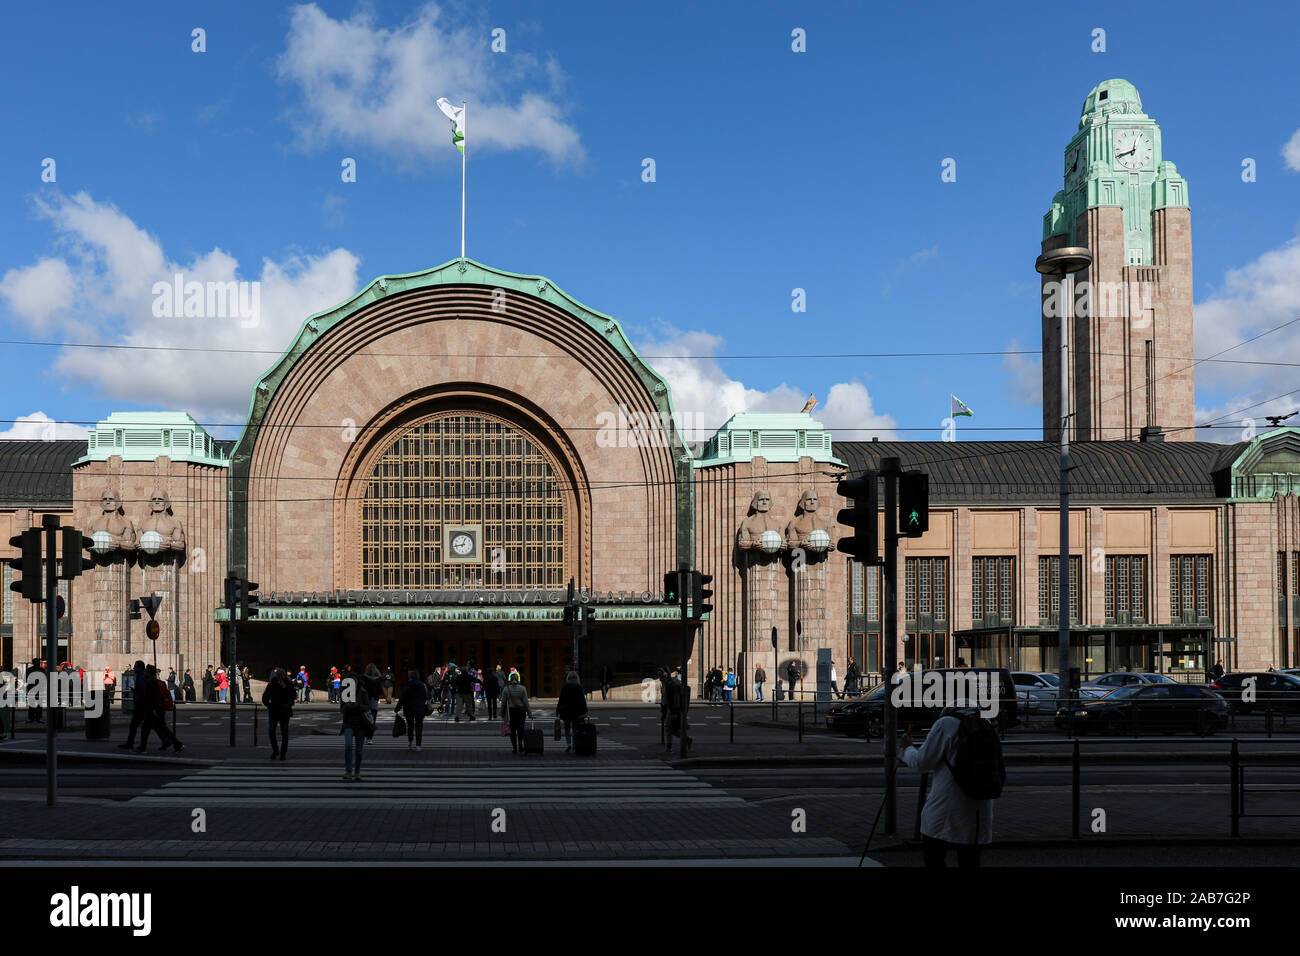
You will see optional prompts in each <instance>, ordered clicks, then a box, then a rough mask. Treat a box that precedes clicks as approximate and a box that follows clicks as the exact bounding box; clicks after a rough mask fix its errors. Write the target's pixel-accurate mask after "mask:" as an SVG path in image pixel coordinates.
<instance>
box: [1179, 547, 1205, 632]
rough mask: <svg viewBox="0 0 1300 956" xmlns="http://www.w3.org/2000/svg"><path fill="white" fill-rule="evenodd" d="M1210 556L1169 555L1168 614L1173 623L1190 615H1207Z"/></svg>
mask: <svg viewBox="0 0 1300 956" xmlns="http://www.w3.org/2000/svg"><path fill="white" fill-rule="evenodd" d="M1210 581H1211V577H1210V555H1208V554H1173V555H1170V556H1169V613H1170V615H1171V620H1172V621H1173V622H1174V623H1178V622H1180V621H1181V620H1182V619H1183V618H1184V617H1187V618H1208V617H1209V616H1210V612H1211V610H1212V607H1213V605H1212V603H1211V601H1210Z"/></svg>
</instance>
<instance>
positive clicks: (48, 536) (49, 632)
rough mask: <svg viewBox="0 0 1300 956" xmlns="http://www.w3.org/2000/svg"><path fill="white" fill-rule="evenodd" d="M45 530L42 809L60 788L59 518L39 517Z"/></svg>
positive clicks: (51, 803) (49, 805) (56, 516)
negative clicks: (56, 675) (55, 678)
mask: <svg viewBox="0 0 1300 956" xmlns="http://www.w3.org/2000/svg"><path fill="white" fill-rule="evenodd" d="M41 524H42V525H43V526H44V528H45V674H44V677H45V805H46V806H47V807H52V806H54V803H55V794H56V793H57V791H58V786H59V770H58V753H57V751H56V750H55V747H54V721H55V719H56V718H55V708H56V707H57V706H58V705H59V704H60V703H61V702H58V701H55V699H54V694H53V693H52V691H53V687H54V684H53V682H52V681H51V680H50V671H51V669H52V668H53V667H55V666H56V662H57V660H58V656H59V655H58V651H59V646H58V622H57V621H55V620H54V604H55V598H56V597H57V595H58V590H59V578H58V565H57V563H56V562H57V561H58V559H59V517H58V515H42V516H41Z"/></svg>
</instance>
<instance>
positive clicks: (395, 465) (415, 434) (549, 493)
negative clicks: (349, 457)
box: [361, 412, 564, 588]
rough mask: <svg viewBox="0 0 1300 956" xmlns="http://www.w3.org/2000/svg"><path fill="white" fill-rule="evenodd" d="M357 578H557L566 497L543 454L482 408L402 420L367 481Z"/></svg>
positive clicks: (514, 583) (410, 581) (488, 581)
mask: <svg viewBox="0 0 1300 956" xmlns="http://www.w3.org/2000/svg"><path fill="white" fill-rule="evenodd" d="M361 577H362V586H363V587H366V588H480V587H483V588H497V587H540V586H547V587H555V586H558V585H560V584H562V583H563V580H564V496H563V493H562V489H561V483H560V478H559V474H558V473H557V471H556V469H555V467H554V464H553V462H552V460H551V458H550V456H549V455H547V454H546V453H545V452H544V451H543V450H542V449H541V448H540V447H539V446H538V445H537V443H535V442H534V441H533V440H532V439H530V438H529V437H528V436H527V435H525V434H523V433H522V432H521V431H519V430H518V429H517V428H515V427H513V426H512V425H510V424H509V423H507V422H505V421H503V420H501V419H498V418H495V417H493V416H490V415H485V414H483V413H481V412H456V413H450V414H448V413H441V414H438V415H435V416H433V417H431V418H427V419H425V420H423V421H420V422H417V423H416V424H415V425H413V426H411V427H409V428H408V429H406V430H405V431H403V432H402V433H401V434H400V435H399V436H397V438H395V439H394V440H393V441H392V442H391V443H390V444H389V445H388V446H387V447H386V448H385V449H384V451H383V453H382V454H381V455H380V457H379V458H378V459H377V460H376V462H375V466H374V469H373V471H372V472H371V474H370V477H369V480H368V483H367V487H366V496H365V498H364V500H363V501H362V503H361Z"/></svg>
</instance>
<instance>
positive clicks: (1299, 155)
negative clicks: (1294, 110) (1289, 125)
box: [1282, 129, 1300, 173]
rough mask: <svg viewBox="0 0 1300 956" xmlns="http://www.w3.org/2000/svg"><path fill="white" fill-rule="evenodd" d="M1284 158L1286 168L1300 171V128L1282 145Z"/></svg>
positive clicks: (1295, 171) (1296, 171) (1294, 171)
mask: <svg viewBox="0 0 1300 956" xmlns="http://www.w3.org/2000/svg"><path fill="white" fill-rule="evenodd" d="M1282 158H1283V159H1284V160H1285V161H1286V168H1287V169H1289V170H1291V172H1293V173H1300V129H1298V130H1296V131H1295V132H1294V133H1292V134H1291V138H1290V139H1289V140H1287V141H1286V145H1284V146H1283V147H1282Z"/></svg>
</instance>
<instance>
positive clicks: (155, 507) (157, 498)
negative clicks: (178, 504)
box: [149, 491, 172, 514]
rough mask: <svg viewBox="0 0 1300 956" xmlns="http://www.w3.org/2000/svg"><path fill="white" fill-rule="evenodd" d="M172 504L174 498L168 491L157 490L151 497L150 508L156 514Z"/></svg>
mask: <svg viewBox="0 0 1300 956" xmlns="http://www.w3.org/2000/svg"><path fill="white" fill-rule="evenodd" d="M171 506H172V500H171V498H169V497H168V496H167V494H166V492H162V491H155V492H154V493H153V495H151V496H150V498H149V510H150V511H152V512H153V513H154V514H162V513H165V512H166V511H167V509H168V508H170V507H171Z"/></svg>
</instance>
